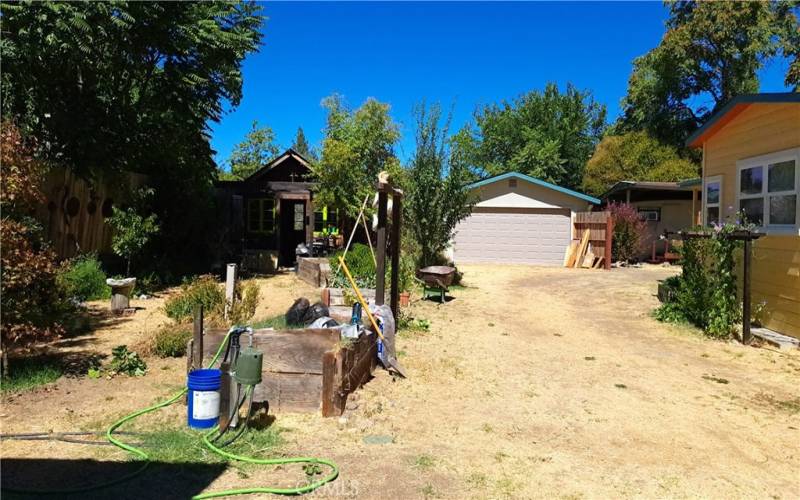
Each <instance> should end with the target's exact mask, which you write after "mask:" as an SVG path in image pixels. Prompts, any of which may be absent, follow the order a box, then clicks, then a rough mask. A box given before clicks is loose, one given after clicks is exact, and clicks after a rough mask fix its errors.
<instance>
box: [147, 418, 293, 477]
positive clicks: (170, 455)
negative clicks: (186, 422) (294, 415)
mask: <svg viewBox="0 0 800 500" xmlns="http://www.w3.org/2000/svg"><path fill="white" fill-rule="evenodd" d="M147 431H148V432H145V433H143V435H142V439H143V440H144V443H143V448H144V449H146V450H147V453H148V455H150V459H151V460H152V461H154V462H161V463H171V464H187V463H197V462H202V463H227V459H226V458H225V457H223V456H221V455H218V454H216V453H208V448H206V447H205V445H204V444H203V441H202V440H201V439H198V435H197V432H195V431H192V430H191V429H187V428H186V427H181V428H169V427H166V428H165V427H163V426H161V427H158V428H156V429H147ZM280 433H281V430H280V429H276V428H275V426H270V427H269V428H267V429H248V430H247V431H245V432H244V433H243V434H242V436H241V437H240V438H239V439H237V440H236V441H234V442H233V443H231V444H230V445H229V446H226V447H225V450H226V451H228V452H230V453H235V454H238V455H244V456H248V457H252V456H254V457H267V456H274V454H275V451H276V448H278V447H279V446H280V445H281V444H282V442H283V441H282V439H281V436H280ZM240 467H242V468H243V469H247V468H249V467H251V466H250V465H248V464H246V463H242V464H241V465H240Z"/></svg>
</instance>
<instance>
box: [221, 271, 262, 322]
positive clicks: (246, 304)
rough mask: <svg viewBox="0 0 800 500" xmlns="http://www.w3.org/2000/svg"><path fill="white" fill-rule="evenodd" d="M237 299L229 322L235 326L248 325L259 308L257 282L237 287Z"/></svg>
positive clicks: (230, 313)
mask: <svg viewBox="0 0 800 500" xmlns="http://www.w3.org/2000/svg"><path fill="white" fill-rule="evenodd" d="M236 297H237V299H236V300H235V301H234V302H233V307H231V310H230V312H229V313H228V321H230V322H231V323H232V324H234V325H243V324H245V323H247V322H248V321H249V320H250V319H251V318H252V317H253V316H254V315H255V313H256V308H257V307H258V285H257V284H256V283H255V282H252V281H251V282H250V283H247V284H246V285H244V286H242V285H241V284H237V285H236Z"/></svg>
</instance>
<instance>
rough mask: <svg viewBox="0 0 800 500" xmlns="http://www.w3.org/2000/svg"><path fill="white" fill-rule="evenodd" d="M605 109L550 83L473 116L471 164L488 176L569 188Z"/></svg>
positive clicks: (572, 90) (583, 94)
mask: <svg viewBox="0 0 800 500" xmlns="http://www.w3.org/2000/svg"><path fill="white" fill-rule="evenodd" d="M605 117H606V109H605V106H604V105H602V104H599V103H596V102H595V101H594V99H593V98H592V95H591V93H590V92H588V91H580V90H578V89H577V88H575V87H574V86H573V85H571V84H568V85H567V88H566V91H565V92H563V93H562V92H561V91H559V89H558V86H557V85H556V84H554V83H549V84H547V86H546V87H545V89H544V91H542V92H539V91H536V90H534V91H532V92H529V93H527V94H525V95H523V96H521V97H519V98H517V99H514V100H513V101H511V102H506V101H503V102H502V103H501V104H499V105H497V104H494V105H490V106H486V107H484V108H483V109H480V110H478V111H477V112H476V113H475V117H474V118H475V124H476V127H477V130H476V131H474V132H473V140H474V141H475V142H476V144H475V146H474V151H475V157H474V158H473V163H474V164H475V165H476V166H477V167H478V168H480V169H482V170H483V171H484V172H485V173H486V174H488V175H497V174H501V173H505V172H510V171H516V172H520V173H524V174H527V175H531V176H533V177H536V178H539V179H542V180H544V181H547V182H552V183H555V184H558V185H561V186H565V187H570V188H575V187H577V186H579V185H580V183H581V179H582V178H583V169H584V167H585V165H586V161H587V160H588V159H589V156H590V155H591V154H592V151H593V150H594V147H595V145H596V144H597V143H598V142H599V141H600V138H601V136H602V133H603V130H604V129H605Z"/></svg>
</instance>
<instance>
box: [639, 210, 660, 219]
mask: <svg viewBox="0 0 800 500" xmlns="http://www.w3.org/2000/svg"><path fill="white" fill-rule="evenodd" d="M638 212H639V219H640V220H643V221H646V222H658V221H660V220H661V209H660V208H640V209H638Z"/></svg>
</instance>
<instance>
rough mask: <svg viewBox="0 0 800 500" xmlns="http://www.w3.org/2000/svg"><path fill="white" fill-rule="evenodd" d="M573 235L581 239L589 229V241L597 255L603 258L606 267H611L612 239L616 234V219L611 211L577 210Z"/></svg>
mask: <svg viewBox="0 0 800 500" xmlns="http://www.w3.org/2000/svg"><path fill="white" fill-rule="evenodd" d="M573 224H574V229H575V230H574V232H573V237H574V238H575V239H576V240H578V241H580V240H581V239H582V238H583V235H584V232H586V231H589V243H590V244H591V246H592V252H593V253H594V256H595V257H598V258H602V259H603V262H602V265H603V267H604V268H605V269H611V240H612V237H613V235H614V220H613V219H612V218H611V212H577V213H576V214H575V220H574V222H573Z"/></svg>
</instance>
